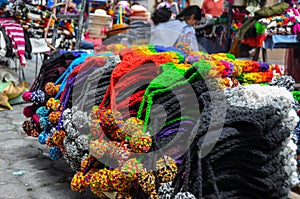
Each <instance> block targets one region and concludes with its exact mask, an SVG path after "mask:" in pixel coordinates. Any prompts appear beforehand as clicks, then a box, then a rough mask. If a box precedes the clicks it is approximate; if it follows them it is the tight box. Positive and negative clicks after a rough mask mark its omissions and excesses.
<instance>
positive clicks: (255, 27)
mask: <svg viewBox="0 0 300 199" xmlns="http://www.w3.org/2000/svg"><path fill="white" fill-rule="evenodd" d="M288 8H289V4H287V3H285V2H281V3H278V4H275V5H273V6H270V7H263V8H261V9H260V10H257V11H256V12H255V14H254V17H252V18H249V19H248V20H246V21H245V23H243V25H242V26H241V27H240V30H239V32H238V40H239V41H240V42H241V43H242V44H245V45H248V46H249V47H252V48H253V47H261V46H262V45H263V41H264V40H265V39H266V36H267V35H266V26H265V25H264V24H261V23H260V22H259V20H262V21H264V20H263V19H264V18H268V17H272V16H276V15H282V14H284V13H285V11H286V10H287V9H288Z"/></svg>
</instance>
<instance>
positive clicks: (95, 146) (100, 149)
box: [90, 139, 108, 158]
mask: <svg viewBox="0 0 300 199" xmlns="http://www.w3.org/2000/svg"><path fill="white" fill-rule="evenodd" d="M107 150H108V143H107V141H105V140H104V139H102V140H100V141H99V140H95V141H91V142H90V152H91V154H92V155H93V156H94V157H95V158H101V157H102V156H103V155H104V154H105V152H106V151H107Z"/></svg>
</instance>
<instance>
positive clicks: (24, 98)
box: [22, 91, 32, 102]
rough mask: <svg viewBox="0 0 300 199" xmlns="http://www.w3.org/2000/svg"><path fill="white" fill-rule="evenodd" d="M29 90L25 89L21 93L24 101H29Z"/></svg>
mask: <svg viewBox="0 0 300 199" xmlns="http://www.w3.org/2000/svg"><path fill="white" fill-rule="evenodd" d="M31 94H32V93H31V92H29V91H25V92H23V93H22V98H23V100H24V101H25V102H30V99H31Z"/></svg>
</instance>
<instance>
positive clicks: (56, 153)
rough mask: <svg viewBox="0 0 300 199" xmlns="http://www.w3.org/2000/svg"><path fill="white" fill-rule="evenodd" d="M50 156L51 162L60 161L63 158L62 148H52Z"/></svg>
mask: <svg viewBox="0 0 300 199" xmlns="http://www.w3.org/2000/svg"><path fill="white" fill-rule="evenodd" d="M49 154H50V158H51V160H59V159H60V158H62V157H63V154H62V152H61V150H60V148H57V147H52V148H50V151H49Z"/></svg>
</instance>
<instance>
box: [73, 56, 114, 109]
mask: <svg viewBox="0 0 300 199" xmlns="http://www.w3.org/2000/svg"><path fill="white" fill-rule="evenodd" d="M93 60H94V59H93ZM118 62H119V58H118V56H111V57H107V58H106V61H105V64H104V65H103V66H100V65H99V64H98V63H97V61H96V60H95V63H94V67H96V69H94V67H92V68H89V69H88V71H87V72H85V73H83V75H84V76H83V78H84V79H85V81H83V82H80V81H78V84H76V83H77V79H76V82H75V84H76V85H75V88H77V89H76V90H75V91H73V96H76V99H75V104H76V105H77V106H78V108H79V109H80V110H83V111H87V112H89V111H90V110H91V109H92V107H93V106H94V105H99V104H100V103H101V101H102V99H103V96H104V95H105V93H106V90H107V88H108V86H109V83H110V76H111V73H112V71H113V69H114V68H115V66H116V65H117V63H118ZM78 78H82V77H78ZM78 80H80V79H78ZM74 92H75V93H74Z"/></svg>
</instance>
